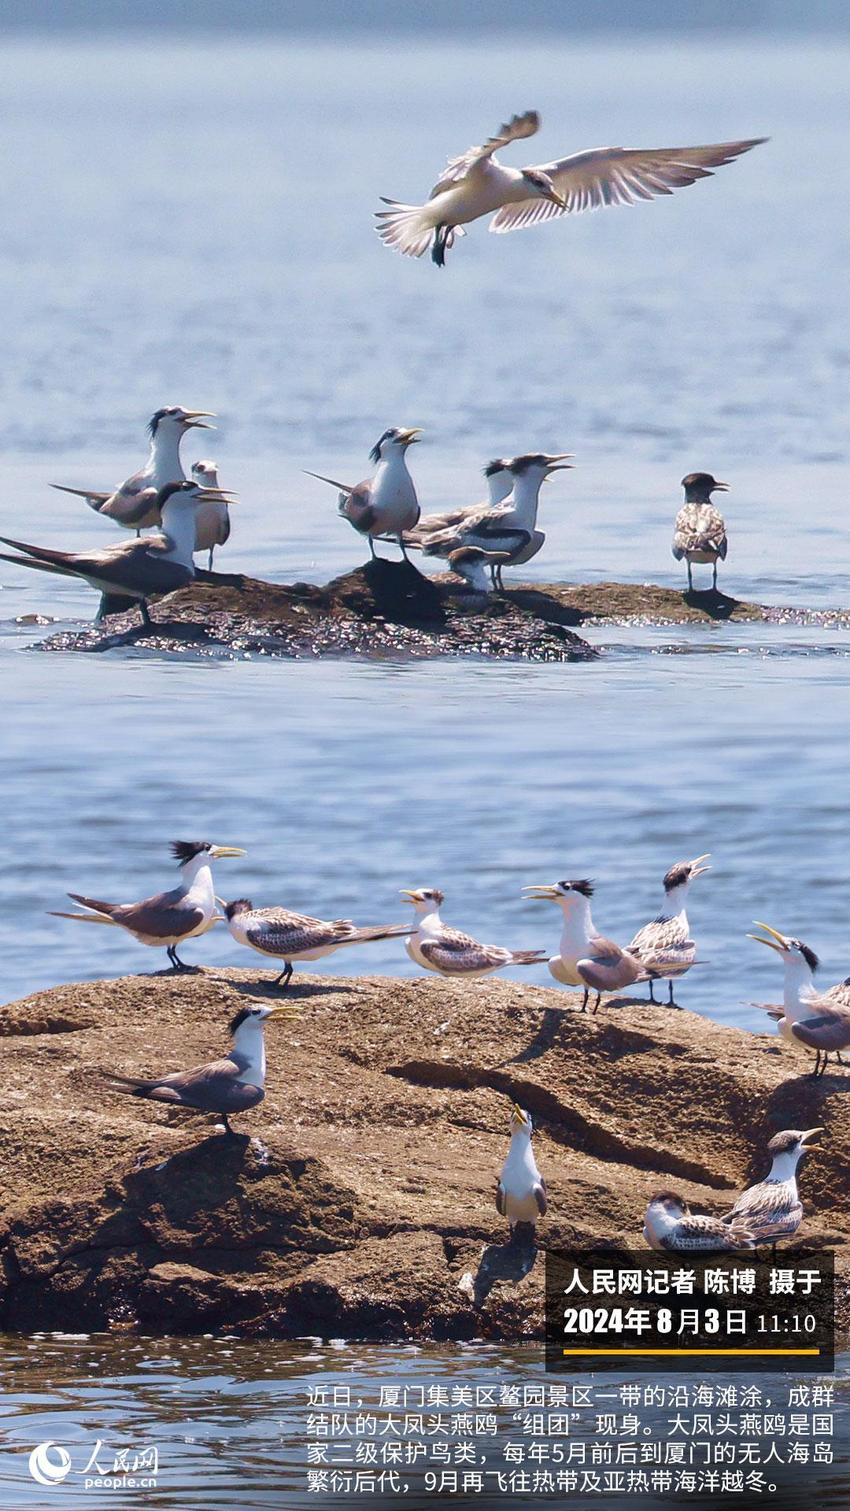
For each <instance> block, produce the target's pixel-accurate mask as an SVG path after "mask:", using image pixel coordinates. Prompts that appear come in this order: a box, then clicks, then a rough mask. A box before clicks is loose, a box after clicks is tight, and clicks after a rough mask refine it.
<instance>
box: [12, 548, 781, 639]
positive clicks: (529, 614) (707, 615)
mask: <svg viewBox="0 0 850 1511" xmlns="http://www.w3.org/2000/svg"><path fill="white" fill-rule="evenodd" d="M764 617H765V611H764V610H763V609H761V608H760V607H759V606H758V605H755V604H745V603H740V602H738V600H737V599H734V598H727V597H725V596H724V595H723V594H722V593H712V592H709V593H692V594H687V595H682V594H681V593H678V592H674V591H673V590H672V589H670V588H658V587H653V586H651V585H643V586H641V585H635V584H628V583H598V584H595V585H593V586H591V587H568V586H563V585H558V584H546V585H543V586H539V587H536V586H528V585H526V586H524V587H523V586H518V587H511V588H508V589H507V590H506V591H505V592H504V593H498V594H492V595H484V594H481V593H476V592H472V591H470V590H468V589H467V588H465V587H463V586H462V585H461V584H460V583H459V580H458V579H455V578H454V577H451V576H445V577H439V578H434V577H424V576H423V575H422V574H421V573H420V572H418V571H417V570H416V568H415V567H413V566H412V565H408V564H406V563H404V562H392V561H375V562H368V563H367V564H366V566H364V567H361V568H359V569H358V570H357V571H354V572H350V573H348V574H347V575H346V576H344V577H338V578H336V579H335V580H334V581H333V582H331V583H329V584H328V585H327V587H315V586H313V585H312V584H310V583H294V584H292V585H285V584H276V583H269V582H261V581H259V580H257V579H255V578H251V577H239V576H225V575H222V574H219V573H211V572H201V573H199V574H198V578H197V580H196V581H195V582H194V583H193V584H192V585H191V587H188V588H183V589H181V590H180V591H179V592H177V593H171V594H169V595H168V597H166V598H162V599H160V600H159V601H158V602H157V603H156V604H155V605H154V606H153V618H154V620H155V624H154V626H153V628H152V629H148V628H145V627H144V626H143V625H142V624H141V622H140V616H139V612H138V610H136V609H133V610H131V611H130V612H129V613H126V614H116V615H111V616H110V617H109V618H108V619H107V620H105V621H104V622H103V623H102V624H92V625H89V626H87V627H86V628H85V629H83V630H75V631H63V632H61V633H58V634H54V635H51V636H49V637H48V638H47V639H46V640H43V641H42V642H41V643H40V645H39V649H41V650H61V651H67V650H76V651H105V650H114V649H116V648H119V647H124V648H125V647H127V646H128V645H139V646H145V647H148V648H151V649H155V650H159V651H163V650H165V651H171V652H175V653H179V652H186V651H190V652H192V653H193V654H195V655H198V654H201V655H210V656H220V655H222V654H232V655H264V656H288V657H315V656H329V655H331V656H340V655H345V656H355V657H361V658H368V659H373V660H374V659H386V658H397V657H399V656H403V657H407V658H411V659H423V658H431V657H434V656H484V657H490V658H499V659H506V658H507V659H521V660H530V661H574V660H587V659H589V658H592V657H593V656H595V654H596V652H595V651H594V649H593V647H592V646H590V645H588V643H587V641H586V640H583V639H582V638H581V637H580V636H579V635H578V634H576V629H577V627H580V626H581V625H582V624H584V623H585V622H588V621H594V622H615V621H616V622H633V621H635V620H638V621H640V622H643V623H647V624H683V623H710V622H712V621H717V620H728V619H734V620H759V619H763V618H764Z"/></svg>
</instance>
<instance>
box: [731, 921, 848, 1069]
mask: <svg viewBox="0 0 850 1511" xmlns="http://www.w3.org/2000/svg"><path fill="white" fill-rule="evenodd" d="M758 927H759V928H760V929H764V931H765V933H766V934H768V935H769V936H770V937H769V938H767V939H764V938H762V936H761V935H760V934H750V935H749V936H748V937H749V938H750V939H754V940H755V941H756V943H757V944H766V945H767V946H768V949H771V950H775V951H776V953H777V955H779V956H780V958H781V960H782V964H783V966H784V968H785V986H784V1006H783V1008H782V1009H779V1008H774V1007H766V1008H764V1011H765V1012H766V1013H768V1015H769V1016H770V1017H771V1018H772V1019H773V1020H774V1022H775V1023H776V1024H777V1026H778V1028H779V1032H780V1034H781V1035H782V1038H783V1039H787V1040H788V1042H789V1044H803V1045H805V1047H806V1049H813V1050H814V1052H815V1068H814V1070H813V1072H812V1076H813V1078H814V1079H817V1077H818V1076H822V1075H823V1074H824V1072H825V1071H826V1067H827V1063H828V1061H829V1057H830V1055H831V1054H834V1055H835V1058H836V1059H837V1061H838V1063H839V1064H840V1065H843V1064H844V1061H843V1060H842V1059H841V1051H842V1050H844V1049H850V977H848V978H847V979H846V980H844V981H839V982H838V983H837V984H836V985H835V986H831V987H830V988H829V989H828V990H827V991H825V992H819V991H818V990H817V988H816V986H815V983H814V974H815V971H816V970H817V969H818V966H819V965H820V961H819V960H818V957H817V955H816V954H815V952H814V950H813V949H810V948H809V946H808V945H807V944H803V942H802V940H800V939H791V938H789V937H787V936H786V935H784V934H780V933H778V931H777V930H776V929H772V928H771V927H770V925H769V924H767V923H759V924H758Z"/></svg>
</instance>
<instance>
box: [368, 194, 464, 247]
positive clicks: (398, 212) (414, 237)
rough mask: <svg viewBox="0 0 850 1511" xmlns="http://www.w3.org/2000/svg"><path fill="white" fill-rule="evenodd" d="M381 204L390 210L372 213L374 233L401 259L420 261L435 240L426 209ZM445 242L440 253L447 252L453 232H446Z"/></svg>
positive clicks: (390, 201)
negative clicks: (416, 259) (417, 258)
mask: <svg viewBox="0 0 850 1511" xmlns="http://www.w3.org/2000/svg"><path fill="white" fill-rule="evenodd" d="M382 203H383V204H385V205H387V206H388V207H389V208H388V209H386V210H377V211H376V212H375V219H376V220H377V221H378V225H377V226H376V227H375V230H376V231H377V233H378V235H379V236H380V238H381V241H383V242H385V243H386V245H387V246H388V247H395V249H396V251H397V252H401V255H402V257H422V256H423V255H424V254H425V252H427V251H428V248H429V247H430V245H431V243H432V241H433V239H434V236H435V230H434V226H433V224H432V223H431V213H430V211H429V210H428V207H427V206H426V205H403V204H401V203H400V202H399V201H398V200H396V199H383V200H382ZM444 238H445V239H444V243H443V251H446V250H448V248H449V247H450V246H451V245H452V242H453V241H454V231H453V229H449V228H445V231H444Z"/></svg>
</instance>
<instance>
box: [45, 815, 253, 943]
mask: <svg viewBox="0 0 850 1511" xmlns="http://www.w3.org/2000/svg"><path fill="white" fill-rule="evenodd" d="M171 853H172V855H173V856H174V859H175V860H176V861H177V864H178V865H179V867H180V883H179V885H178V886H176V887H173V888H171V890H170V891H168V892H157V893H156V894H155V895H154V896H153V897H146V898H145V899H144V901H143V902H101V901H99V900H98V899H96V898H94V897H82V896H80V894H79V893H77V892H69V893H68V896H69V897H70V898H71V900H72V902H78V903H79V904H80V907H82V908H86V909H87V910H88V911H87V912H85V913H58V912H53V913H51V917H52V918H73V919H74V920H75V921H76V922H77V923H102V924H109V925H111V926H112V927H115V928H121V929H126V931H127V933H128V934H132V936H133V938H134V939H136V940H138V942H139V944H147V945H150V946H151V947H152V948H153V949H161V950H165V951H166V953H167V955H168V958H169V960H170V961H171V965H172V967H173V969H174V970H175V971H193V972H196V971H199V970H200V966H197V965H187V964H186V962H185V961H183V960H181V959H180V957H179V955H178V954H177V946H178V944H182V943H183V941H184V940H185V939H194V938H196V936H197V935H198V934H205V933H206V932H207V930H208V929H209V928H211V927H212V924H213V923H214V922H215V920H216V917H217V916H218V915H217V913H216V896H215V888H214V887H213V879H212V863H213V861H214V860H223V859H224V858H225V857H226V856H232V855H244V854H245V851H244V850H240V849H239V848H238V847H237V846H235V845H211V844H209V843H208V841H206V840H173V841H172V844H171Z"/></svg>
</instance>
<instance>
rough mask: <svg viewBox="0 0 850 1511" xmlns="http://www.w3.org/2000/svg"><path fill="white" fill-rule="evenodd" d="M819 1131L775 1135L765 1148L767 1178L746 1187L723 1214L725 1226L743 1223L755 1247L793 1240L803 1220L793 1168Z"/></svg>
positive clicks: (789, 1131) (808, 1129)
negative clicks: (787, 1239) (767, 1164)
mask: <svg viewBox="0 0 850 1511" xmlns="http://www.w3.org/2000/svg"><path fill="white" fill-rule="evenodd" d="M819 1133H823V1129H822V1128H807V1129H805V1130H804V1131H802V1132H801V1131H800V1130H799V1129H797V1128H789V1129H787V1130H786V1131H785V1132H784V1133H777V1134H776V1135H775V1136H774V1137H773V1138H772V1139H771V1140H770V1143H769V1144H768V1146H767V1152H768V1154H769V1155H770V1157H771V1166H770V1174H769V1175H766V1176H765V1178H764V1180H760V1181H759V1182H758V1183H757V1184H756V1185H755V1186H749V1187H748V1188H747V1190H746V1191H744V1192H743V1193H742V1194H741V1195H740V1196H739V1197H738V1200H737V1201H736V1203H735V1205H734V1207H733V1208H732V1210H731V1211H730V1212H728V1213H727V1214H726V1220H727V1222H730V1223H732V1222H735V1221H741V1222H745V1223H746V1225H747V1227H748V1228H749V1229H750V1231H751V1233H752V1235H753V1239H754V1241H755V1243H757V1244H763V1243H764V1244H773V1246H774V1248H775V1246H776V1244H777V1243H778V1242H779V1240H780V1238H793V1237H794V1234H795V1233H796V1231H797V1229H798V1228H799V1226H800V1223H801V1222H802V1220H803V1203H802V1202H801V1201H800V1196H799V1193H798V1191H797V1166H798V1165H799V1163H800V1160H801V1159H802V1158H803V1155H804V1154H806V1153H807V1150H808V1146H809V1144H810V1143H811V1141H812V1139H814V1138H816V1137H817V1135H818V1134H819Z"/></svg>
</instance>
